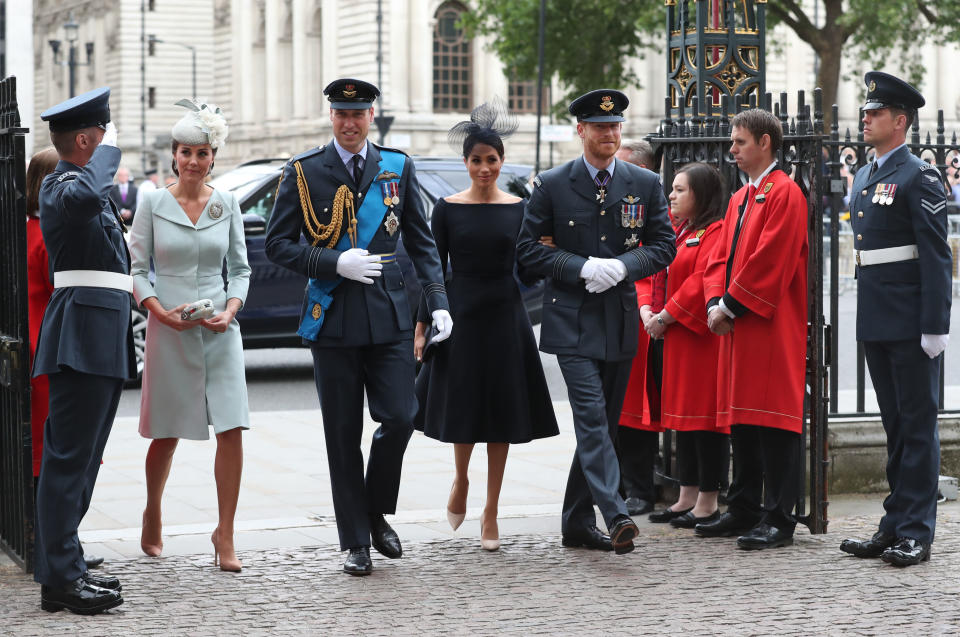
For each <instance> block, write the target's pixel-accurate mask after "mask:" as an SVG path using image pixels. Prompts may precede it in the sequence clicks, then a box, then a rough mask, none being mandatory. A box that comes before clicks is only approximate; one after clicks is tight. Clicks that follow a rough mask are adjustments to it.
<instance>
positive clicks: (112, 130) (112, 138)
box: [100, 122, 117, 148]
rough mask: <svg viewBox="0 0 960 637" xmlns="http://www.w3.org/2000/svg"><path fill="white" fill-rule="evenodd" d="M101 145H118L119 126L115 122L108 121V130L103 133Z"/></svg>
mask: <svg viewBox="0 0 960 637" xmlns="http://www.w3.org/2000/svg"><path fill="white" fill-rule="evenodd" d="M100 145H101V146H113V147H114V148H116V147H117V127H116V126H114V125H113V122H107V130H106V131H105V132H104V133H103V139H101V140H100Z"/></svg>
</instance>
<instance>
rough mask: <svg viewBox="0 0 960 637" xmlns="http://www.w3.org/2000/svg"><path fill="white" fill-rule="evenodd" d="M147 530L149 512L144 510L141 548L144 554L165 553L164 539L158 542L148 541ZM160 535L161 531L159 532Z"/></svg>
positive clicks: (155, 555)
mask: <svg viewBox="0 0 960 637" xmlns="http://www.w3.org/2000/svg"><path fill="white" fill-rule="evenodd" d="M146 530H147V512H146V511H144V512H143V523H142V524H141V526H140V550H141V551H143V552H144V554H146V555H149V556H150V557H160V554H161V553H163V539H160V541H159V542H158V543H157V544H151V543H149V542H147V541H146V540H145V539H144V537H145V535H146ZM158 535H159V533H158Z"/></svg>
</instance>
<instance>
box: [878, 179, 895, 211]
mask: <svg viewBox="0 0 960 637" xmlns="http://www.w3.org/2000/svg"><path fill="white" fill-rule="evenodd" d="M896 192H897V184H877V189H876V191H874V194H873V199H872V201H873V203H875V204H878V205H881V206H889V205H890V204H892V203H893V195H894V194H895V193H896Z"/></svg>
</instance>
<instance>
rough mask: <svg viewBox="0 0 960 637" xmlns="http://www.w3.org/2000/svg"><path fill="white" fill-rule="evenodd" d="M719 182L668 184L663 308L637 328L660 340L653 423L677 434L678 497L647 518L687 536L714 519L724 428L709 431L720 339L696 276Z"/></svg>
mask: <svg viewBox="0 0 960 637" xmlns="http://www.w3.org/2000/svg"><path fill="white" fill-rule="evenodd" d="M723 190H724V189H723V180H722V179H721V177H720V173H719V172H718V171H717V169H716V168H714V167H713V166H709V165H707V164H701V163H693V164H687V165H686V166H684V167H683V168H681V169H680V170H679V171H678V172H677V174H676V176H675V177H674V179H673V191H672V192H671V193H670V208H671V212H672V214H673V217H674V220H675V222H676V223H677V226H676V233H677V256H676V257H675V258H674V260H673V263H672V264H671V265H670V270H669V274H668V275H667V288H666V303H665V306H664V308H663V310H661V311H660V312H659V313H657V314H656V315H654V316H653V317H652V320H650V321H647V322H646V323H645V326H646V330H647V333H648V334H649V335H650V338H652V339H659V338H662V339H664V352H663V385H662V390H661V395H660V408H661V422H662V424H663V426H664V427H666V428H668V429H673V430H675V431H676V432H677V465H678V466H677V469H678V477H679V479H680V497H679V499H678V500H677V501H676V503H674V504H673V505H671V506H670V507H668V508H666V509H664V510H662V511H657V512H655V513H652V514H651V515H650V520H651V521H652V522H670V524H671V525H673V526H676V527H680V528H693V527H694V526H695V525H696V524H698V523H701V522H710V521H713V520H714V519H716V518H717V517H718V516H719V512H718V510H717V497H718V495H719V492H720V484H721V482H722V479H723V472H724V469H725V466H726V465H725V463H724V454H727V453H728V450H729V446H728V436H729V433H730V428H729V427H727V426H720V425H718V423H717V395H716V370H717V356H718V352H719V347H720V337H718V336H717V335H715V334H713V333H711V332H710V330H709V328H708V327H707V313H706V307H705V306H704V303H703V271H704V269H705V268H706V266H707V261H708V257H709V255H710V253H711V251H712V250H713V248H714V246H715V245H716V244H717V242H718V241H719V239H720V234H721V227H722V219H723V211H724V206H723V199H724V195H723Z"/></svg>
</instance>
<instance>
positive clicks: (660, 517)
mask: <svg viewBox="0 0 960 637" xmlns="http://www.w3.org/2000/svg"><path fill="white" fill-rule="evenodd" d="M690 511H693V507H690V508H689V509H683V510H682V511H671V510H670V508H669V507H667V508H666V509H661V510H659V511H654V512H653V513H651V514H650V515H648V516H647V519H648V520H650V521H651V522H656V523H657V524H662V523H664V522H669V521H670V520H672V519H673V518H679V517H680V516H681V515H684V514H686V513H689V512H690Z"/></svg>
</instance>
